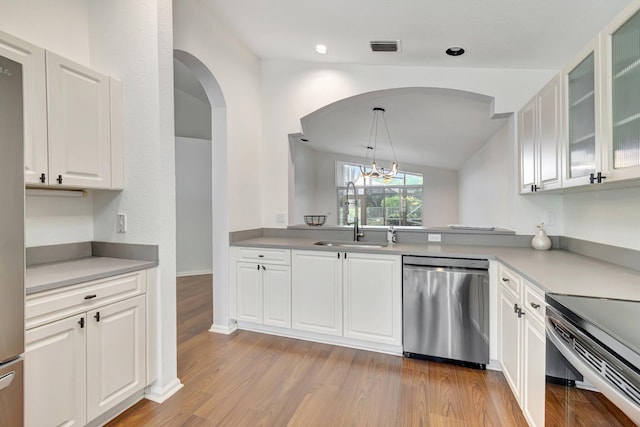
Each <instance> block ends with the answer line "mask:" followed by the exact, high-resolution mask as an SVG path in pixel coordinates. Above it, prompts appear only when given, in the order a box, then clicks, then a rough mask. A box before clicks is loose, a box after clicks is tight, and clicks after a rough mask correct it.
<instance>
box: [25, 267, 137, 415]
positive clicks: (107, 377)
mask: <svg viewBox="0 0 640 427" xmlns="http://www.w3.org/2000/svg"><path fill="white" fill-rule="evenodd" d="M129 278H134V280H135V281H137V282H141V283H142V285H141V286H142V287H141V288H140V289H139V291H138V292H139V295H137V296H133V297H128V298H124V299H121V300H119V301H115V302H111V300H112V299H113V298H114V296H113V293H112V292H111V289H109V288H108V287H107V286H105V285H106V284H108V283H112V284H113V286H114V287H117V286H118V284H119V283H121V282H122V281H123V280H124V281H127V280H129ZM145 278H146V274H145V271H140V272H137V273H127V274H125V275H122V276H117V277H116V278H113V279H102V280H99V281H95V282H89V283H88V284H87V285H86V286H84V285H76V286H71V287H70V289H68V290H54V291H44V292H42V294H41V295H39V294H34V295H28V296H27V302H26V313H27V325H29V323H30V321H33V319H35V318H39V317H41V316H46V313H44V312H43V307H45V306H46V304H44V302H43V301H44V300H49V301H50V304H49V307H50V308H51V310H52V311H51V312H52V313H55V312H56V311H57V310H60V309H61V307H60V306H59V303H58V301H62V300H64V301H65V303H66V304H67V306H68V307H77V305H78V304H79V301H84V302H85V304H86V308H85V310H86V311H80V310H78V309H76V310H75V313H74V314H72V315H68V314H67V316H68V317H65V318H62V319H59V318H57V319H55V320H53V321H51V322H49V323H45V324H40V325H39V326H36V327H31V328H30V329H28V330H27V331H26V333H25V384H24V390H25V392H24V393H25V399H24V401H25V425H26V426H29V427H30V426H34V427H41V426H52V425H56V426H59V425H64V426H83V425H85V424H87V423H90V422H92V421H94V420H96V419H97V418H98V417H100V416H101V415H103V414H105V413H106V412H107V411H109V410H110V409H113V408H114V407H116V406H117V405H118V404H121V403H122V402H124V401H125V400H126V399H127V398H129V397H131V396H133V395H134V394H135V393H137V392H141V391H142V390H144V388H145V387H146V385H147V346H148V344H149V343H148V342H147V319H146V296H145V295H144V293H143V292H144V290H145V289H146V287H145V286H144V282H145ZM83 289H85V290H86V291H87V292H85V293H83V292H81V291H82V290H83ZM74 298H77V299H78V301H73V299H74ZM102 301H104V302H102ZM101 303H102V304H103V305H102V304H101ZM62 312H64V310H62Z"/></svg>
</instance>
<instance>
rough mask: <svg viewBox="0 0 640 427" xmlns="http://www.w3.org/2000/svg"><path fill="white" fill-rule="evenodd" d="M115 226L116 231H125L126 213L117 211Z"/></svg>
mask: <svg viewBox="0 0 640 427" xmlns="http://www.w3.org/2000/svg"><path fill="white" fill-rule="evenodd" d="M116 228H117V230H118V233H126V232H127V214H123V213H119V214H117V215H116Z"/></svg>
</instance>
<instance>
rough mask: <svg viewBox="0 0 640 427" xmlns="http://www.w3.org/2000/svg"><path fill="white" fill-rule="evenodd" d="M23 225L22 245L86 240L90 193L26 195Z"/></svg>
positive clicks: (89, 226) (90, 218)
mask: <svg viewBox="0 0 640 427" xmlns="http://www.w3.org/2000/svg"><path fill="white" fill-rule="evenodd" d="M52 193H53V192H52ZM24 226H25V227H24V228H25V246H26V247H32V246H44V245H58V244H62V243H75V242H90V241H92V240H93V196H92V193H91V192H88V193H87V196H86V197H83V198H68V197H54V196H51V197H48V196H45V197H43V196H27V197H26V199H25V224H24Z"/></svg>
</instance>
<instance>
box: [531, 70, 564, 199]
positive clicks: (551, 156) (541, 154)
mask: <svg viewBox="0 0 640 427" xmlns="http://www.w3.org/2000/svg"><path fill="white" fill-rule="evenodd" d="M537 96H538V122H539V124H538V138H537V147H536V148H537V149H536V151H537V153H536V154H537V156H538V162H537V168H536V169H537V172H538V179H537V181H538V185H539V186H540V188H541V189H542V190H551V189H554V188H560V183H561V180H560V176H561V173H560V164H561V162H560V139H561V133H562V130H561V124H562V120H561V117H562V116H561V115H562V105H561V102H560V76H558V77H555V78H554V79H553V80H551V82H550V83H549V84H548V85H547V86H545V87H544V88H543V89H542V90H541V91H540V93H539V94H538V95H537Z"/></svg>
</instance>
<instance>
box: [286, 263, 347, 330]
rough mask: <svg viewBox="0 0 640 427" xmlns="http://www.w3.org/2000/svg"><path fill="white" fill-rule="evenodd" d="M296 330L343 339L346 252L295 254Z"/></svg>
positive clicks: (293, 311) (293, 292)
mask: <svg viewBox="0 0 640 427" xmlns="http://www.w3.org/2000/svg"><path fill="white" fill-rule="evenodd" d="M291 264H292V270H291V271H292V289H291V309H292V327H293V328H294V329H298V330H301V331H310V332H319V333H322V334H327V335H337V336H342V253H341V252H322V251H293V252H292V261H291Z"/></svg>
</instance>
